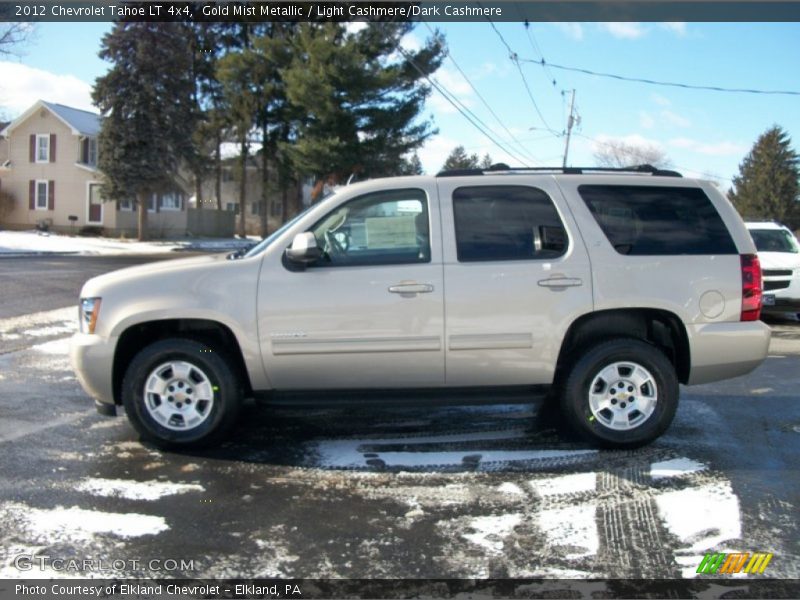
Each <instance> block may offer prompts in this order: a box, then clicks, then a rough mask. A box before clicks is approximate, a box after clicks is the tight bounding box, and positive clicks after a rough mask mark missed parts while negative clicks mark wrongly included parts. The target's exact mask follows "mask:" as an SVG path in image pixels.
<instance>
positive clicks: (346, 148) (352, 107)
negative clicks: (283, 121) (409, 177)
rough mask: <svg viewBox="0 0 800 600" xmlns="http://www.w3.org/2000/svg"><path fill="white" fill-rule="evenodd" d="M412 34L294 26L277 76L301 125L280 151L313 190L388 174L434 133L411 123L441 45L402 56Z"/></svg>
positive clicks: (395, 28) (402, 29)
mask: <svg viewBox="0 0 800 600" xmlns="http://www.w3.org/2000/svg"><path fill="white" fill-rule="evenodd" d="M413 26H414V24H413V23H370V24H369V25H368V26H367V27H365V28H363V29H361V30H360V31H358V32H356V33H352V32H349V31H348V30H347V28H346V27H345V26H344V24H341V23H301V24H299V25H298V27H297V31H296V34H295V35H294V36H293V53H292V64H291V65H290V66H289V68H287V69H285V70H284V71H283V73H284V80H285V84H286V95H287V98H288V100H289V102H290V103H292V105H294V106H295V108H296V109H297V111H298V114H299V115H301V117H299V119H298V122H297V130H296V132H294V133H293V139H291V140H289V141H288V142H285V143H284V144H283V148H284V149H285V151H286V152H287V154H288V155H289V156H290V157H291V159H292V162H293V164H294V165H295V168H296V170H298V171H299V172H301V173H307V174H310V175H312V176H313V177H314V178H315V179H316V181H317V183H318V186H317V187H318V188H320V189H321V187H322V186H321V184H322V183H334V184H335V183H340V182H342V181H346V180H347V179H348V178H349V177H350V176H351V175H352V174H357V175H359V176H380V175H386V174H392V173H396V172H397V170H398V167H399V165H400V164H401V160H402V157H403V156H406V155H408V154H409V153H412V152H413V151H414V150H416V149H417V148H419V147H420V146H421V145H422V144H423V143H424V142H425V140H426V139H427V138H428V137H429V136H430V135H432V134H433V133H435V131H434V130H433V128H432V126H431V124H430V123H429V122H418V121H417V117H418V115H419V114H420V112H421V111H422V108H423V106H424V101H425V98H426V97H427V96H428V94H429V93H430V87H429V86H428V85H426V83H425V82H426V79H425V75H428V74H430V73H433V72H434V71H435V70H436V69H437V68H438V67H439V65H440V64H441V61H442V59H443V57H444V54H443V51H444V42H443V39H442V38H441V37H440V36H438V35H437V36H434V37H433V38H432V39H431V40H429V41H428V43H427V44H426V45H425V46H424V47H423V48H422V49H420V50H419V51H416V52H409V51H406V50H402V49H401V47H400V41H401V39H402V37H403V36H404V35H405V34H406V33H408V32H409V31H410V30H411V29H412V28H413Z"/></svg>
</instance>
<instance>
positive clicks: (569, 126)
mask: <svg viewBox="0 0 800 600" xmlns="http://www.w3.org/2000/svg"><path fill="white" fill-rule="evenodd" d="M574 110H575V90H572V97H571V98H570V101H569V117H567V141H566V143H565V144H564V163H563V164H562V165H561V166H562V167H564V168H566V167H567V154H569V136H570V134H571V133H572V126H573V125H574V124H575V118H574V117H573V116H572V113H573V111H574Z"/></svg>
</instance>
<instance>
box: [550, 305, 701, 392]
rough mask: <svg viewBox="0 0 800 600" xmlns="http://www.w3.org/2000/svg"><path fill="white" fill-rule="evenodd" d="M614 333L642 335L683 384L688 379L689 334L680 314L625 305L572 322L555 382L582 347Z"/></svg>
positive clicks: (635, 336)
mask: <svg viewBox="0 0 800 600" xmlns="http://www.w3.org/2000/svg"><path fill="white" fill-rule="evenodd" d="M615 337H628V338H634V339H639V340H642V341H644V342H647V343H649V344H652V345H653V346H656V347H657V348H659V349H660V350H661V351H662V352H663V353H664V354H665V355H666V357H667V359H668V360H669V361H670V362H671V363H672V365H673V367H674V368H675V372H676V374H677V376H678V381H680V382H681V383H684V384H685V383H686V382H687V381H689V375H690V372H691V355H690V347H689V338H688V335H687V333H686V327H685V326H684V325H683V322H682V321H681V320H680V318H679V317H678V316H677V315H676V314H675V313H672V312H669V311H666V310H661V309H652V308H624V309H613V310H603V311H598V312H592V313H587V314H585V315H582V316H581V317H579V318H577V319H576V320H575V321H573V322H572V324H571V325H570V326H569V328H568V329H567V332H566V334H565V335H564V338H563V341H562V344H561V349H560V351H559V355H558V360H557V362H556V373H555V380H556V382H558V381H559V380H560V378H561V377H563V375H564V372H565V371H566V369H567V367H568V366H569V365H570V363H571V362H572V361H573V360H574V359H575V358H576V355H577V354H578V353H579V352H580V351H582V350H585V349H586V348H587V347H589V346H592V345H594V344H597V343H599V342H602V341H604V340H608V339H611V338H615Z"/></svg>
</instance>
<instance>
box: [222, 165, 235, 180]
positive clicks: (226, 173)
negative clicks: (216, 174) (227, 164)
mask: <svg viewBox="0 0 800 600" xmlns="http://www.w3.org/2000/svg"><path fill="white" fill-rule="evenodd" d="M222 181H225V182H228V181H233V169H229V168H226V169H222Z"/></svg>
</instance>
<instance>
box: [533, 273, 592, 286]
mask: <svg viewBox="0 0 800 600" xmlns="http://www.w3.org/2000/svg"><path fill="white" fill-rule="evenodd" d="M538 283H539V285H540V286H542V287H547V288H565V287H577V286H579V285H583V280H581V279H578V278H577V277H563V276H562V277H550V278H548V279H540V280H539V281H538Z"/></svg>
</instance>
